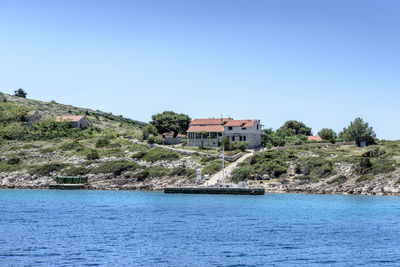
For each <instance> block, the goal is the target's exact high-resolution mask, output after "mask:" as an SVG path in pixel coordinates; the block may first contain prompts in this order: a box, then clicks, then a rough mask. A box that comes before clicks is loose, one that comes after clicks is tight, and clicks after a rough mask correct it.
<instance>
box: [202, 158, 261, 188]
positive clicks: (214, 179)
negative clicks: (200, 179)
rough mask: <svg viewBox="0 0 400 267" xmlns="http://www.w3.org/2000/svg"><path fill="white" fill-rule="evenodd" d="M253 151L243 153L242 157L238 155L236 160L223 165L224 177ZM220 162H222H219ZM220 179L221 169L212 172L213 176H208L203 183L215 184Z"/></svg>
mask: <svg viewBox="0 0 400 267" xmlns="http://www.w3.org/2000/svg"><path fill="white" fill-rule="evenodd" d="M253 153H254V152H251V153H247V154H244V155H243V156H242V157H240V158H239V159H238V160H237V161H235V162H233V163H232V164H230V165H228V166H226V167H225V169H224V171H225V179H226V178H227V177H228V176H229V175H231V173H232V171H233V170H234V169H236V166H237V165H238V164H239V163H241V162H243V161H244V160H245V159H247V158H248V157H251V156H253ZM221 164H222V163H221ZM220 179H221V171H219V172H217V173H216V174H214V175H213V176H211V177H210V179H209V180H208V181H206V182H205V184H208V185H209V186H212V185H215V184H217V183H218V182H219V180H220Z"/></svg>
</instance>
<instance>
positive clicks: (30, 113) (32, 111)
mask: <svg viewBox="0 0 400 267" xmlns="http://www.w3.org/2000/svg"><path fill="white" fill-rule="evenodd" d="M35 112H36V110H31V111H29V112H28V115H29V116H32V115H33V114H35Z"/></svg>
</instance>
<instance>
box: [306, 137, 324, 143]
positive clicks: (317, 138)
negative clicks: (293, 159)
mask: <svg viewBox="0 0 400 267" xmlns="http://www.w3.org/2000/svg"><path fill="white" fill-rule="evenodd" d="M307 139H308V141H317V142H321V141H322V138H321V136H307Z"/></svg>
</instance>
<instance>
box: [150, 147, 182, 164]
mask: <svg viewBox="0 0 400 267" xmlns="http://www.w3.org/2000/svg"><path fill="white" fill-rule="evenodd" d="M179 158H180V155H179V153H177V152H174V151H171V150H168V149H163V148H156V149H151V150H149V151H147V153H146V155H144V156H143V160H145V161H149V162H156V161H159V160H166V161H173V160H178V159H179Z"/></svg>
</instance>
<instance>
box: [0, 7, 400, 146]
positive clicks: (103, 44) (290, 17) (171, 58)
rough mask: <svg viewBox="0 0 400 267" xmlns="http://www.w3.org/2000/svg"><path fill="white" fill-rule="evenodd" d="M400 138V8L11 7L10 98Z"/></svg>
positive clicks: (4, 47) (1, 50) (5, 53)
mask: <svg viewBox="0 0 400 267" xmlns="http://www.w3.org/2000/svg"><path fill="white" fill-rule="evenodd" d="M20 87H22V88H24V89H25V90H26V91H27V92H28V97H29V98H34V99H39V100H44V101H50V100H55V101H57V102H59V103H65V104H72V105H75V106H81V107H89V108H93V109H100V110H104V111H108V112H112V113H113V114H122V115H124V116H127V117H130V118H133V119H138V120H143V121H149V120H150V118H151V115H152V114H154V113H158V112H162V111H164V110H174V111H176V112H183V113H186V114H189V115H190V116H191V117H192V118H197V117H213V116H215V117H219V116H220V114H223V115H224V116H228V115H230V116H232V117H234V118H238V119H239V118H258V119H261V120H262V123H263V124H264V126H265V127H266V128H267V127H272V128H275V129H276V128H278V127H280V126H281V125H282V124H283V123H284V122H285V121H286V120H289V119H296V120H300V121H303V122H305V123H306V124H307V125H308V126H310V127H312V128H313V132H314V133H316V132H318V131H319V130H320V129H321V128H324V127H329V128H333V129H334V130H336V131H339V130H341V129H342V128H343V127H344V126H346V125H348V123H349V122H350V121H351V120H353V119H354V118H355V117H357V116H360V117H362V118H364V119H365V120H366V121H368V122H369V123H370V124H371V125H372V126H373V127H374V129H375V131H376V132H377V135H378V137H379V138H384V139H400V123H398V122H399V119H398V117H399V114H400V104H399V102H400V1H398V0H392V1H390V0H363V1H357V0H352V1H348V0H334V1H321V0H303V1H300V0H293V1H288V0H275V1H268V0H262V1H252V0H243V1H237V0H226V1H225V0H210V1H208V0H198V1H194V0H190V1H188V0H182V1H174V0H169V1H164V0H163V1H151V0H143V1H133V0H132V1H84V0H70V1H61V0H60V1H33V0H30V1H16V0H10V1H7V0H6V1H5V0H0V91H3V92H7V93H12V92H13V90H15V89H17V88H20Z"/></svg>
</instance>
